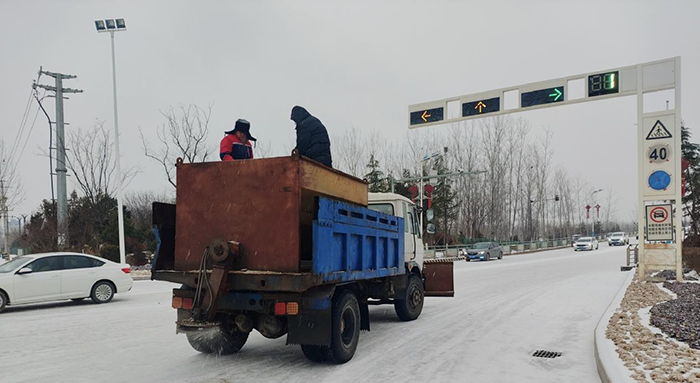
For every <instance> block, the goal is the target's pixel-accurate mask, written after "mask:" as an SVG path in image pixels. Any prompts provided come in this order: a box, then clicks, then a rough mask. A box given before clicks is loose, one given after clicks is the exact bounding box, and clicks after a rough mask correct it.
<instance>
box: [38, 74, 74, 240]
mask: <svg viewBox="0 0 700 383" xmlns="http://www.w3.org/2000/svg"><path fill="white" fill-rule="evenodd" d="M42 74H44V75H47V76H49V77H53V78H54V79H55V80H56V86H50V85H42V84H36V83H35V84H34V87H35V88H36V87H39V88H43V89H46V90H49V91H52V92H54V94H55V96H56V186H57V188H58V191H57V201H56V205H57V209H56V215H57V218H58V248H59V249H63V248H65V245H66V243H67V242H68V190H67V186H66V175H67V174H66V173H68V169H66V138H65V128H64V125H65V121H64V118H63V93H83V91H82V90H79V89H70V88H64V87H63V80H64V79H66V80H68V79H72V78H77V76H74V75H70V74H63V73H54V72H48V71H44V70H42V69H41V68H39V75H42Z"/></svg>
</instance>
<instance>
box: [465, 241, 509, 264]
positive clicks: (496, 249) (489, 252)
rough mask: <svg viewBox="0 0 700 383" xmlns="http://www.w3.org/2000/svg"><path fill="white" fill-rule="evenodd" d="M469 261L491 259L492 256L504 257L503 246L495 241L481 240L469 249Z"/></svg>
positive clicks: (495, 257)
mask: <svg viewBox="0 0 700 383" xmlns="http://www.w3.org/2000/svg"><path fill="white" fill-rule="evenodd" d="M466 258H467V262H469V261H471V260H472V259H474V260H477V259H478V260H480V261H490V260H491V259H492V258H494V259H501V258H503V248H501V245H499V244H497V243H495V242H479V243H477V244H476V245H474V247H472V248H471V249H467V255H466Z"/></svg>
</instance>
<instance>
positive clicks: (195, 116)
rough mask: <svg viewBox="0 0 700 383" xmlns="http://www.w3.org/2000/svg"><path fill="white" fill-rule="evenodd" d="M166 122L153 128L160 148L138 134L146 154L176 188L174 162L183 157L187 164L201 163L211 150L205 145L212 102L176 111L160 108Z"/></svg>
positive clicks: (182, 107) (183, 107)
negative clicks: (205, 106) (201, 106)
mask: <svg viewBox="0 0 700 383" xmlns="http://www.w3.org/2000/svg"><path fill="white" fill-rule="evenodd" d="M161 114H162V115H163V117H165V119H166V123H165V124H163V125H161V126H160V127H158V128H156V135H157V136H158V141H159V142H160V144H159V147H157V148H153V147H151V145H150V143H149V142H148V141H147V140H146V137H145V136H144V135H143V131H142V130H141V128H139V132H140V133H141V143H142V144H143V152H144V154H145V155H146V157H149V158H152V159H153V160H155V161H156V162H158V163H159V164H160V165H161V166H162V167H163V172H165V175H166V177H167V179H168V182H169V183H170V184H171V185H173V187H177V185H176V183H175V162H176V160H177V158H182V160H183V161H184V162H186V163H193V162H204V161H206V160H207V158H208V157H209V155H210V153H211V149H210V148H209V147H208V146H207V145H206V139H207V136H208V135H209V119H210V117H211V105H210V106H209V107H208V108H207V109H206V110H205V109H202V108H200V107H198V106H197V105H194V104H190V105H189V106H187V107H186V106H184V105H180V106H179V107H178V109H177V110H176V109H175V108H173V107H170V109H168V110H166V111H165V112H163V111H161Z"/></svg>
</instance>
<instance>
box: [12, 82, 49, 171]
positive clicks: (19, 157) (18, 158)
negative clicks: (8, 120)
mask: <svg viewBox="0 0 700 383" xmlns="http://www.w3.org/2000/svg"><path fill="white" fill-rule="evenodd" d="M44 95H46V91H44ZM41 98H44V96H43V95H42V96H41ZM38 100H39V99H38V98H37V101H38ZM38 116H39V108H36V113H34V120H33V121H32V126H31V127H29V133H27V138H26V139H25V140H24V146H22V151H21V152H19V156H18V157H17V161H15V164H16V165H15V167H17V166H19V162H20V161H21V160H22V155H23V154H24V149H25V148H26V147H27V143H28V142H29V137H31V136H32V131H33V130H34V124H36V118H37V117H38ZM15 170H17V169H16V168H15Z"/></svg>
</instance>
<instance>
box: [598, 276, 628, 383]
mask: <svg viewBox="0 0 700 383" xmlns="http://www.w3.org/2000/svg"><path fill="white" fill-rule="evenodd" d="M635 274H636V270H635V269H632V270H630V271H629V275H628V276H627V278H626V279H625V281H624V282H623V283H622V285H621V286H620V289H619V290H618V291H617V294H616V295H615V298H613V300H612V301H611V302H610V305H608V308H607V309H606V310H605V313H604V314H603V316H602V317H600V320H599V321H598V324H597V325H596V327H595V330H594V331H593V348H594V353H595V362H596V367H597V368H598V376H599V377H600V380H601V382H603V383H618V382H634V379H632V377H631V376H630V375H631V372H629V370H627V368H626V367H625V366H624V365H623V364H622V361H621V360H620V358H619V356H618V355H617V351H616V349H615V344H614V343H613V342H612V340H610V339H607V338H606V337H605V331H606V330H607V328H608V323H609V322H610V318H612V316H613V314H615V311H617V309H618V308H619V307H620V303H621V302H622V299H623V298H624V297H625V293H626V292H627V288H628V287H629V285H630V284H631V283H632V280H633V279H634V275H635Z"/></svg>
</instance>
